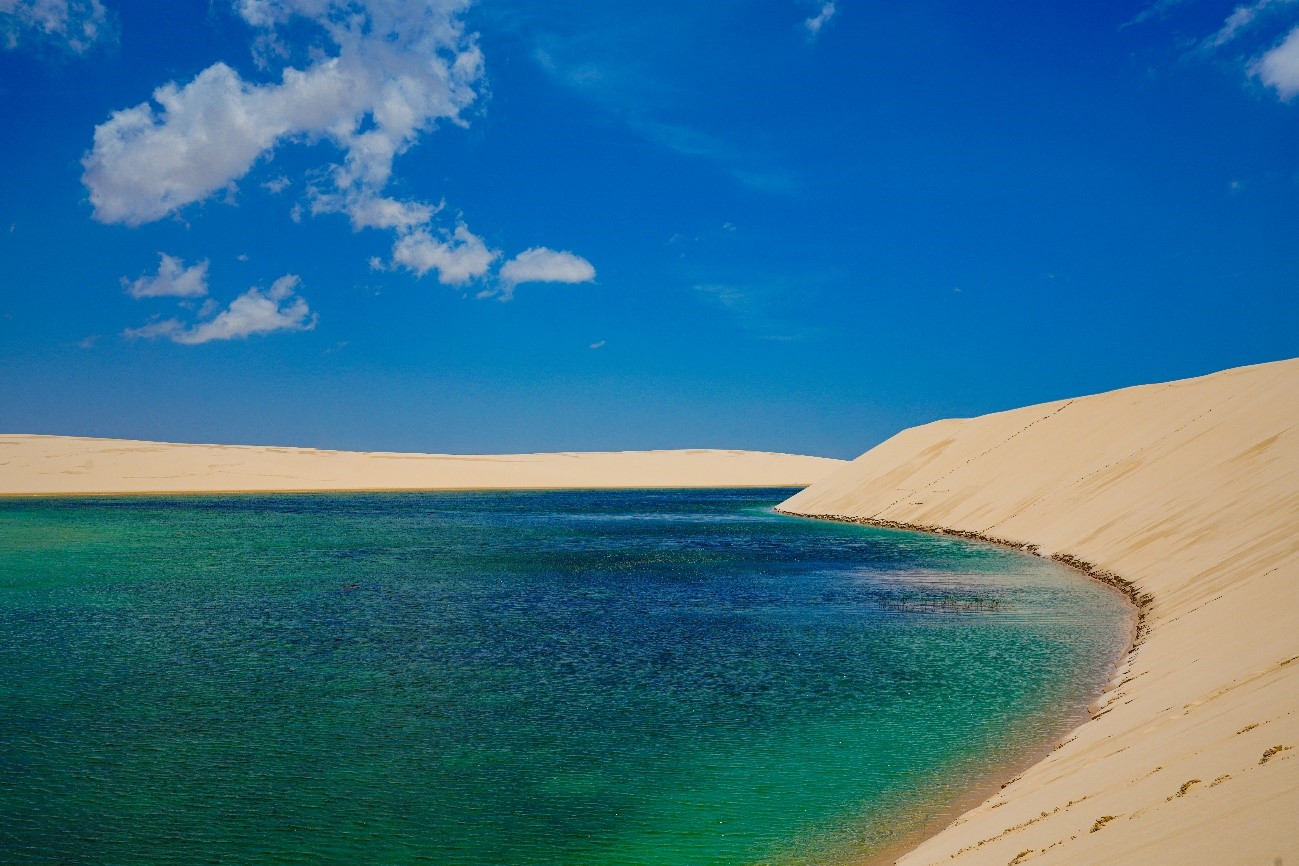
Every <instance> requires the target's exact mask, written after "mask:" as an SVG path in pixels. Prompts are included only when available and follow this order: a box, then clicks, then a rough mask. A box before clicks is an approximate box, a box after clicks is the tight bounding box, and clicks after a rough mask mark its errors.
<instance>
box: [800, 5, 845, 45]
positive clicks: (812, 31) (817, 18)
mask: <svg viewBox="0 0 1299 866" xmlns="http://www.w3.org/2000/svg"><path fill="white" fill-rule="evenodd" d="M837 11H838V9H836V8H835V0H828V2H826V3H822V4H821V9H820V11H818V12H817V13H816V14H815V15H813V16H812V17H811V18H808V19H807V20H806V21H804V22H803V26H804V27H806V28H807V33H808V35H809V36H810V37H811V38H813V39H815V38H816V37H817V35H818V34H819V33H820V32H821V28H822V27H824V26H825V25H827V24H829V23H830V19H831V18H833V17H834V14H835V12H837Z"/></svg>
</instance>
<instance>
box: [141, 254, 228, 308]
mask: <svg viewBox="0 0 1299 866" xmlns="http://www.w3.org/2000/svg"><path fill="white" fill-rule="evenodd" d="M158 257H159V262H158V271H157V273H155V274H153V275H152V276H149V275H145V276H142V277H140V278H139V279H137V280H133V281H132V280H128V279H127V278H126V277H122V286H123V288H125V289H126V293H127V294H128V295H130V296H131V297H133V298H200V297H202V296H203V295H206V294H207V268H208V260H207V259H204V260H203V261H201V262H199V263H198V264H196V265H191V266H190V267H188V268H187V267H185V262H184V261H182V260H181V259H179V258H177V257H176V256H169V255H167V254H166V253H159V254H158Z"/></svg>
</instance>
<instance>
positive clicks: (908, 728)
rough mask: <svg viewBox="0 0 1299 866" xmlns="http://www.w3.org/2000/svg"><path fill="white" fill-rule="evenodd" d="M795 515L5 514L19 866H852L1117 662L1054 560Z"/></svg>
mask: <svg viewBox="0 0 1299 866" xmlns="http://www.w3.org/2000/svg"><path fill="white" fill-rule="evenodd" d="M786 494H787V491H774V490H773V491H753V490H743V491H732V490H719V491H670V492H661V491H660V492H654V491H620V492H544V493H414V494H360V495H277V496H219V497H218V496H209V497H188V498H187V497H167V498H120V499H63V500H10V501H4V502H0V671H3V676H2V678H0V862H3V863H6V864H29V863H30V864H37V863H39V864H50V863H59V864H198V863H220V864H254V863H256V864H295V863H301V864H308V863H311V864H318V863H327V864H360V863H382V864H415V863H426V864H444V866H452V864H511V866H514V864H628V866H632V864H635V866H658V864H662V866H668V864H691V866H693V864H758V863H766V864H782V866H783V864H807V863H822V864H824V863H835V862H839V861H841V860H844V859H847V858H849V857H850V856H859V855H860V854H861V853H862V852H863V851H869V850H873V849H875V848H877V847H879V846H881V845H885V844H888V842H890V841H891V840H894V839H896V838H897V836H898V834H899V833H902V832H905V831H907V830H909V829H911V828H913V827H914V826H916V824H917V822H918V821H921V820H923V819H924V817H925V816H927V815H932V814H933V812H934V810H935V809H940V808H941V807H942V805H943V804H944V803H949V802H951V800H952V799H953V798H954V797H955V796H956V795H957V794H958V793H959V792H961V791H962V790H963V789H965V788H967V787H968V786H969V785H971V784H972V783H973V782H974V781H975V780H978V779H981V778H983V777H985V776H986V775H987V774H988V773H989V772H990V771H992V770H995V769H996V768H997V767H999V766H1005V765H1006V763H1007V762H1008V761H1013V760H1015V759H1016V757H1017V756H1019V755H1021V754H1023V752H1024V750H1025V748H1026V746H1029V745H1032V744H1040V743H1042V742H1043V741H1048V740H1050V739H1051V738H1052V737H1054V736H1058V735H1059V734H1060V733H1061V732H1062V730H1063V727H1062V726H1067V725H1068V724H1069V723H1068V722H1067V721H1065V720H1064V716H1066V715H1068V714H1069V713H1071V712H1076V711H1077V709H1078V708H1079V707H1080V706H1082V705H1084V704H1085V703H1086V702H1087V699H1088V697H1089V696H1090V695H1091V694H1092V693H1094V692H1095V690H1096V689H1098V688H1099V686H1100V685H1101V684H1102V683H1103V681H1104V679H1105V677H1106V674H1107V672H1108V667H1109V665H1110V663H1111V662H1112V661H1113V659H1114V656H1115V652H1116V650H1117V649H1118V648H1119V647H1120V646H1121V645H1122V644H1123V643H1124V641H1125V638H1126V633H1127V612H1126V609H1125V606H1124V603H1123V601H1122V600H1121V599H1120V598H1119V597H1118V596H1117V595H1116V594H1114V593H1112V592H1110V591H1108V590H1106V589H1105V588H1103V587H1101V586H1099V585H1098V584H1095V583H1094V582H1091V581H1088V580H1085V579H1082V578H1080V577H1079V576H1077V575H1076V574H1074V573H1072V572H1069V571H1067V570H1066V569H1064V568H1062V567H1060V566H1057V565H1055V564H1054V563H1050V562H1046V561H1042V560H1040V559H1035V558H1033V557H1029V556H1025V555H1020V554H1018V553H1013V552H1010V551H1006V550H1002V549H998V548H994V547H990V546H987V545H981V544H973V543H969V542H965V541H961V540H958V539H951V538H940V537H933V536H926V535H920V534H914V533H906V532H895V531H888V530H878V529H871V528H866V527H859V526H849V525H843V524H835V523H826V522H820V521H810V520H802V519H798V518H789V517H784V516H781V515H778V514H775V513H774V512H772V511H771V506H772V505H773V504H775V503H777V502H779V501H780V500H781V499H783V498H784V496H785V495H786Z"/></svg>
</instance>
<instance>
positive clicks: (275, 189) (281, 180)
mask: <svg viewBox="0 0 1299 866" xmlns="http://www.w3.org/2000/svg"><path fill="white" fill-rule="evenodd" d="M292 183H293V181H291V180H289V179H288V178H287V177H285V176H284V175H279V176H278V177H273V178H271V179H270V180H268V181H266V183H264V184H262V189H264V190H266V191H267V192H269V193H270V194H271V195H279V194H280V193H282V192H284V191H285V190H286V189H288V188H289V186H290V184H292Z"/></svg>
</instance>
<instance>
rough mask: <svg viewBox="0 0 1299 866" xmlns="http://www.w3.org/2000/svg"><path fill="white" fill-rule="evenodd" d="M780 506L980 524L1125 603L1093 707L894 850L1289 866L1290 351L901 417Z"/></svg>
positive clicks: (1298, 782) (1294, 414)
mask: <svg viewBox="0 0 1299 866" xmlns="http://www.w3.org/2000/svg"><path fill="white" fill-rule="evenodd" d="M780 509H781V510H783V511H785V512H788V513H793V514H801V515H805V516H814V517H829V518H835V519H841V520H852V521H857V522H862V523H870V524H875V525H882V526H899V527H909V528H916V529H923V530H929V531H937V532H949V533H955V534H961V535H969V536H978V537H982V538H990V539H995V540H997V541H1000V542H1002V543H1007V544H1013V545H1016V546H1020V547H1023V548H1025V549H1028V550H1032V551H1034V552H1037V553H1038V554H1040V555H1043V556H1050V557H1053V558H1055V559H1058V560H1060V561H1063V562H1067V563H1069V564H1071V565H1075V566H1079V567H1082V568H1083V569H1084V570H1086V571H1088V572H1089V573H1091V574H1093V576H1097V577H1100V578H1101V579H1104V580H1106V581H1107V582H1110V583H1113V584H1115V585H1116V586H1118V587H1119V588H1120V589H1123V590H1124V591H1126V592H1127V593H1128V595H1129V597H1131V598H1132V599H1133V600H1134V601H1135V602H1136V603H1137V604H1138V605H1140V606H1141V608H1142V614H1143V621H1142V625H1141V629H1140V631H1141V633H1142V634H1141V636H1140V637H1139V639H1138V641H1137V643H1136V645H1135V647H1134V649H1133V650H1132V651H1131V653H1129V655H1128V657H1127V658H1126V660H1125V661H1124V662H1123V664H1122V665H1121V667H1120V669H1119V671H1118V672H1117V674H1116V675H1115V678H1114V680H1113V681H1112V682H1111V684H1110V686H1109V687H1108V690H1107V692H1106V694H1105V695H1104V696H1103V697H1102V698H1101V700H1100V702H1099V704H1098V709H1097V710H1096V712H1095V713H1094V715H1093V718H1092V719H1091V721H1088V722H1086V723H1084V724H1083V725H1082V726H1081V727H1079V728H1078V729H1077V730H1075V731H1074V732H1073V733H1071V734H1070V735H1069V736H1068V737H1067V738H1065V740H1064V741H1063V742H1062V743H1060V744H1059V745H1058V746H1057V748H1056V749H1055V750H1054V751H1053V752H1052V753H1051V754H1050V755H1049V756H1048V757H1047V758H1045V759H1044V760H1042V761H1041V762H1040V763H1038V764H1036V765H1035V766H1033V767H1032V768H1031V769H1029V770H1027V771H1025V772H1024V773H1022V774H1021V775H1020V776H1019V777H1017V778H1016V779H1014V780H1012V781H1011V782H1010V783H1009V784H1007V785H1006V786H1005V787H1004V788H1002V790H1001V791H1000V792H999V793H997V794H996V795H994V796H992V797H991V798H990V799H988V800H987V801H985V802H984V803H982V804H981V805H979V806H978V807H977V808H975V809H973V810H972V811H970V812H968V813H966V814H965V815H964V816H962V817H961V818H959V819H958V820H956V821H955V822H954V823H952V824H951V825H950V826H948V827H947V828H946V829H944V830H943V831H942V832H940V833H938V834H937V835H936V836H934V837H933V838H930V839H929V840H928V841H925V842H924V843H923V844H921V845H920V846H919V847H918V848H916V849H915V850H913V851H911V852H910V853H908V854H906V855H905V856H902V857H901V858H900V859H898V860H897V862H898V863H899V864H905V866H920V864H938V863H943V864H948V863H954V864H958V866H965V864H996V866H1007V864H1011V863H1014V864H1021V863H1032V864H1041V866H1047V864H1063V863H1072V864H1133V866H1137V864H1141V866H1150V864H1170V866H1171V864H1178V866H1183V864H1201V863H1203V864H1237V863H1240V864H1244V863H1258V864H1274V863H1296V864H1299V359H1296V360H1289V361H1280V362H1276V363H1272V364H1262V365H1259V366H1253V367H1242V368H1239V369H1234V370H1227V371H1225V372H1221V373H1216V374H1214V375H1211V376H1205V377H1203V378H1199V379H1188V380H1185V381H1180V382H1170V383H1167V384H1161V385H1147V386H1142V387H1136V388H1126V389H1123V390H1120V391H1114V392H1111V393H1107V394H1099V395H1095V396H1091V397H1082V398H1078V399H1076V400H1061V401H1058V402H1055V403H1047V404H1043V405H1040V406H1031V407H1028V408H1025V409H1017V410H1015V411H1011V412H1001V413H998V414H994V415H986V416H984V417H981V418H973V419H968V420H950V421H938V422H935V423H933V424H927V425H925V426H922V427H916V428H913V429H910V430H905V431H903V432H902V433H899V434H898V435H896V436H894V437H893V438H892V439H890V440H888V441H887V442H885V443H883V444H881V445H880V446H878V447H877V448H875V449H873V450H871V451H869V452H867V453H866V454H864V455H862V456H861V457H859V458H858V459H857V460H855V461H853V462H852V463H851V464H850V465H849V466H847V467H846V468H844V469H842V470H840V471H838V472H836V473H834V474H832V475H830V476H829V477H827V478H826V479H824V480H823V481H820V482H818V483H816V484H813V485H812V486H811V487H809V488H807V489H806V490H804V491H802V492H800V493H798V494H796V495H795V496H793V497H792V498H790V499H789V500H787V501H786V502H784V503H783V504H782V505H781V506H780Z"/></svg>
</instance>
